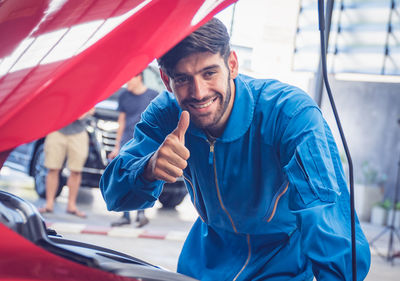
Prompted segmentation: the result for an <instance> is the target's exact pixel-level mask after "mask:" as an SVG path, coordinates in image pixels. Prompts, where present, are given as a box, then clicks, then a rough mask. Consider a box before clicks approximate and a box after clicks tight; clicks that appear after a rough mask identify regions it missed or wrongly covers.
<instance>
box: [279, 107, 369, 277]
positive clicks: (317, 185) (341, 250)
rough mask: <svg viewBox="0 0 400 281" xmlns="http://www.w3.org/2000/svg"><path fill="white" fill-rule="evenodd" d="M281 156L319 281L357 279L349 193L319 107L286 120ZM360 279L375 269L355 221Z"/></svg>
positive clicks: (307, 252) (291, 204)
mask: <svg viewBox="0 0 400 281" xmlns="http://www.w3.org/2000/svg"><path fill="white" fill-rule="evenodd" d="M280 143H281V146H280V149H279V151H280V154H281V156H282V159H286V160H285V161H286V163H284V171H285V173H286V175H287V177H288V180H289V183H290V185H289V208H290V209H291V211H292V212H293V213H294V214H295V215H296V217H297V224H298V228H299V230H300V233H301V243H302V245H301V246H302V249H303V251H304V254H305V255H306V256H307V258H308V259H309V260H310V261H311V262H312V268H313V272H314V275H315V277H316V278H317V280H352V263H351V260H352V257H351V225H350V203H349V200H350V199H349V193H348V189H347V184H346V180H345V176H344V173H343V168H342V165H341V162H340V157H339V155H338V150H337V147H336V144H335V141H334V139H333V136H332V133H331V131H330V129H329V127H328V125H327V123H326V121H325V120H324V119H323V117H322V114H321V112H320V111H319V109H318V108H317V107H313V106H309V107H305V108H303V109H302V110H299V111H298V112H297V113H296V114H295V115H293V116H292V117H291V118H289V120H288V121H287V126H286V129H285V130H284V132H283V134H282V135H281V142H280ZM356 241H357V243H356V247H357V252H356V253H357V280H363V279H364V278H365V276H366V275H367V273H368V270H369V267H370V250H369V244H368V241H367V239H366V238H365V236H364V234H363V232H362V229H361V227H360V224H359V221H358V219H356Z"/></svg>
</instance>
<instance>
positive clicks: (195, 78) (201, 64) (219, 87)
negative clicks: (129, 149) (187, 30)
mask: <svg viewBox="0 0 400 281" xmlns="http://www.w3.org/2000/svg"><path fill="white" fill-rule="evenodd" d="M162 76H163V80H164V82H165V84H166V85H167V88H168V90H170V91H172V92H173V93H174V94H175V96H176V98H177V100H178V103H179V105H180V106H181V108H182V109H183V110H187V111H189V113H190V117H191V120H192V121H193V122H194V123H195V124H196V125H197V126H198V127H200V128H202V129H205V130H207V131H209V132H210V133H211V134H213V135H214V134H217V135H218V134H219V133H221V130H223V128H224V127H225V124H226V122H227V120H228V117H229V115H230V113H231V111H232V107H233V100H234V94H235V89H234V83H233V79H234V78H236V76H237V58H236V54H235V53H234V52H231V54H230V55H229V57H228V61H227V63H225V61H224V59H223V57H221V55H220V54H212V53H210V52H202V53H194V54H192V55H189V56H187V57H185V58H183V59H181V60H180V61H179V62H178V64H177V65H176V67H175V71H174V73H173V75H172V77H168V78H167V77H166V76H165V75H162ZM166 79H167V81H166Z"/></svg>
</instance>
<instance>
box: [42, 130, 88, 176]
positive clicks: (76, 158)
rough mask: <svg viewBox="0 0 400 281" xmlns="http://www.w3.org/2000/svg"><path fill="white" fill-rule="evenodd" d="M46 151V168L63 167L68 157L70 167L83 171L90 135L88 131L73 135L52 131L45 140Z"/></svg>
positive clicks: (75, 170) (73, 169)
mask: <svg viewBox="0 0 400 281" xmlns="http://www.w3.org/2000/svg"><path fill="white" fill-rule="evenodd" d="M44 153H45V154H44V155H45V160H44V165H45V167H46V168H48V169H57V170H58V169H61V168H62V167H63V164H64V161H65V158H67V167H68V169H69V170H70V171H73V172H81V171H82V168H83V166H84V165H85V162H86V158H87V156H88V153H89V136H88V134H87V132H86V131H83V132H81V133H78V134H72V135H64V134H62V133H60V132H58V131H56V132H53V133H50V134H48V135H47V137H46V139H45V141H44Z"/></svg>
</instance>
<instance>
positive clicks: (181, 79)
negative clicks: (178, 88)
mask: <svg viewBox="0 0 400 281" xmlns="http://www.w3.org/2000/svg"><path fill="white" fill-rule="evenodd" d="M174 81H175V84H178V85H181V84H184V83H186V82H187V81H188V78H187V77H185V76H180V77H176V78H175V79H174Z"/></svg>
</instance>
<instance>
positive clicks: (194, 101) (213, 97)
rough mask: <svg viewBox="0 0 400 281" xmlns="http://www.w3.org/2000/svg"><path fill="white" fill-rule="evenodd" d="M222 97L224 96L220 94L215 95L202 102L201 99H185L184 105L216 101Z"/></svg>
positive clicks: (205, 98) (203, 99)
mask: <svg viewBox="0 0 400 281" xmlns="http://www.w3.org/2000/svg"><path fill="white" fill-rule="evenodd" d="M221 96H222V95H221V94H220V93H215V95H214V96H208V97H204V98H202V99H200V100H199V99H195V98H187V99H184V100H183V101H182V104H184V105H188V104H191V103H203V102H206V101H209V100H210V99H215V98H218V97H221Z"/></svg>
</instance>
